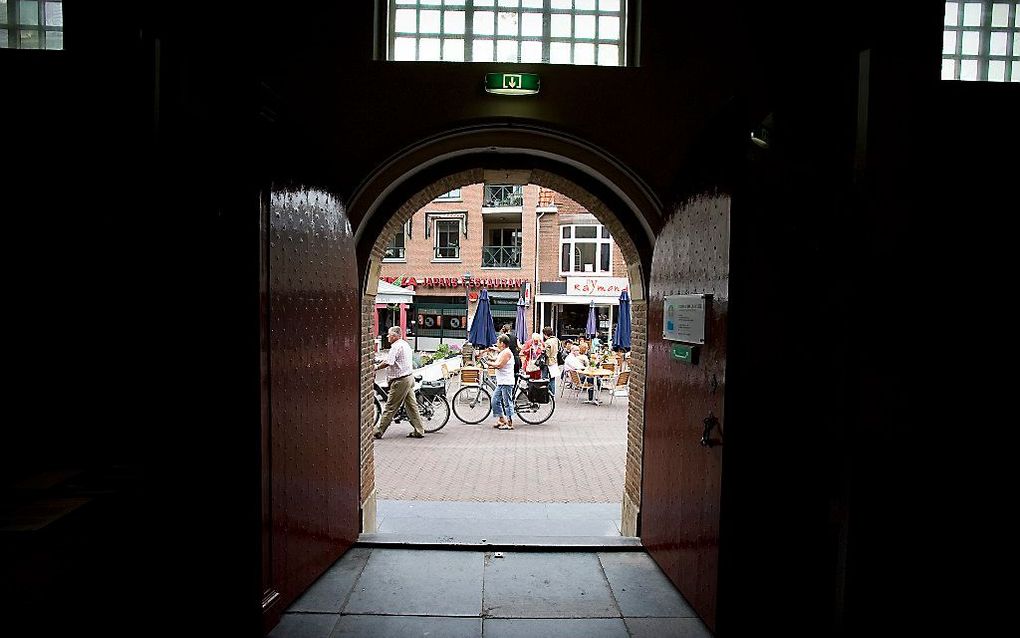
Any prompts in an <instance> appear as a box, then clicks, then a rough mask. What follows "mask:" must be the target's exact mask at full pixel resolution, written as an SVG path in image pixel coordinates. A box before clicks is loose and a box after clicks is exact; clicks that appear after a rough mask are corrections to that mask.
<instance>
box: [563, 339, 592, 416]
mask: <svg viewBox="0 0 1020 638" xmlns="http://www.w3.org/2000/svg"><path fill="white" fill-rule="evenodd" d="M587 367H588V357H586V356H584V355H583V354H581V348H580V346H573V347H571V348H570V354H568V355H567V358H566V359H565V360H564V361H563V368H564V369H565V370H574V371H576V372H577V374H578V375H579V376H580V377H581V378H582V379H592V380H593V381H594V378H593V377H589V376H588V375H586V374H584V370H585V368H587ZM588 401H589V402H594V401H595V390H594V388H588Z"/></svg>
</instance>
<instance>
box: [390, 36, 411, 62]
mask: <svg viewBox="0 0 1020 638" xmlns="http://www.w3.org/2000/svg"><path fill="white" fill-rule="evenodd" d="M414 45H415V40H414V38H397V39H396V41H394V42H393V59H394V60H414V57H415V46H414Z"/></svg>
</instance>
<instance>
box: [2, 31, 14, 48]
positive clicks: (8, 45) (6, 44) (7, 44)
mask: <svg viewBox="0 0 1020 638" xmlns="http://www.w3.org/2000/svg"><path fill="white" fill-rule="evenodd" d="M9 48H11V42H10V40H8V39H7V29H0V49H9Z"/></svg>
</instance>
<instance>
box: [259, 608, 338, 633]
mask: <svg viewBox="0 0 1020 638" xmlns="http://www.w3.org/2000/svg"><path fill="white" fill-rule="evenodd" d="M339 619H340V616H339V615H337V614H283V616H281V617H280V623H279V624H278V625H276V627H273V630H272V631H271V632H269V636H268V638H329V635H330V633H331V632H332V631H333V627H334V626H335V625H336V622H337V620H339Z"/></svg>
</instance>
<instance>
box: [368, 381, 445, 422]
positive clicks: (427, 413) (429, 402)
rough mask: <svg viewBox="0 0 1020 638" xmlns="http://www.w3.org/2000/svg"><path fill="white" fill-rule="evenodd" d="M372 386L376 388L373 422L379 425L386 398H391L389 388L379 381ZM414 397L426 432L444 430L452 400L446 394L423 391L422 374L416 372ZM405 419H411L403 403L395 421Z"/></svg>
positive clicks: (398, 409) (394, 416) (395, 415)
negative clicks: (448, 399) (447, 398)
mask: <svg viewBox="0 0 1020 638" xmlns="http://www.w3.org/2000/svg"><path fill="white" fill-rule="evenodd" d="M372 387H373V389H374V390H375V396H374V397H373V399H372V401H373V405H374V408H375V414H374V415H373V419H372V422H373V424H375V425H376V426H378V425H379V419H380V417H382V413H383V405H385V404H386V399H387V398H389V388H384V387H382V386H381V385H379V384H378V383H372ZM414 398H415V399H417V401H418V413H419V414H420V415H421V424H422V427H424V428H425V432H426V433H427V434H432V433H433V432H438V431H440V430H442V429H443V426H445V425H446V423H447V422H448V421H449V420H450V402H449V401H447V400H446V396H445V395H442V394H429V395H426V394H424V393H422V391H421V375H420V374H416V375H415V376H414ZM403 420H408V421H409V419H408V418H407V410H405V409H404V404H403V403H401V404H400V407H398V408H397V413H396V414H394V415H393V422H394V423H399V422H400V421H403Z"/></svg>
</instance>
